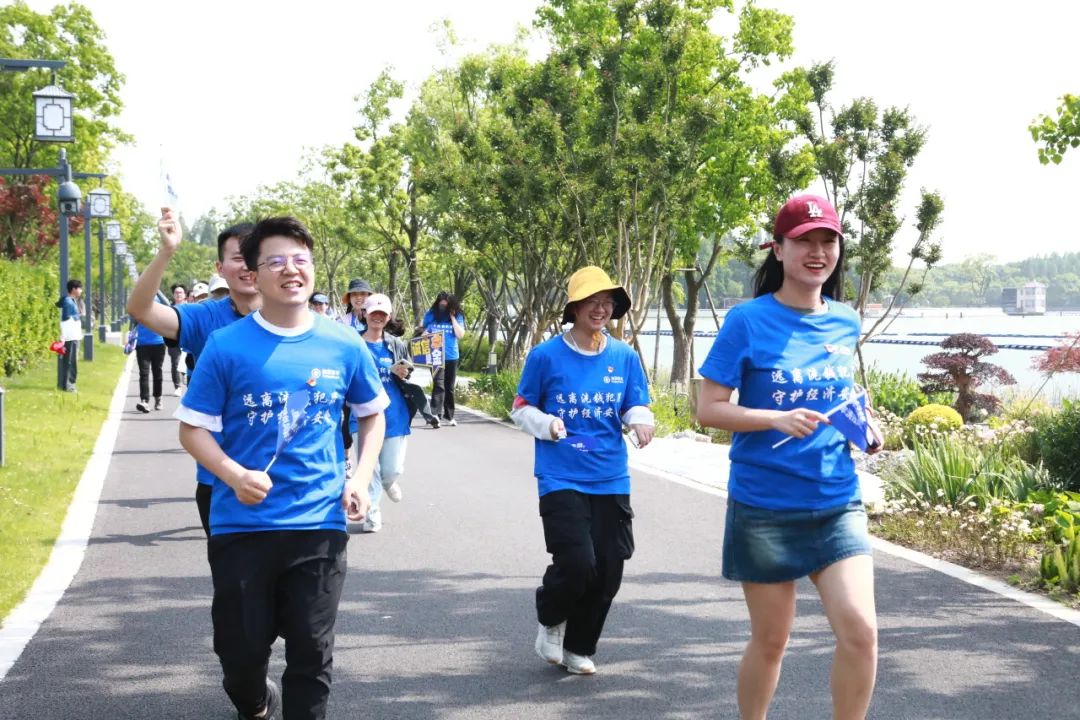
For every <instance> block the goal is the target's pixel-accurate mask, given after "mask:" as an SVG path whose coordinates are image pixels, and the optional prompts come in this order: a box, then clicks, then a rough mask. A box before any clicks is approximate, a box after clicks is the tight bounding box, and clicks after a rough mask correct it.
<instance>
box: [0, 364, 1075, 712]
mask: <svg viewBox="0 0 1080 720" xmlns="http://www.w3.org/2000/svg"><path fill="white" fill-rule="evenodd" d="M136 393H137V388H136V385H135V384H134V383H133V384H132V386H131V388H130V390H129V398H128V403H127V407H128V408H132V409H131V410H130V411H129V412H128V413H126V414H125V417H124V421H123V423H122V424H121V430H120V437H119V438H118V442H117V445H116V450H115V454H114V456H113V462H112V465H111V467H110V470H109V476H108V479H107V481H106V483H105V488H104V492H103V495H102V499H101V506H100V509H99V512H98V515H97V518H96V522H95V526H94V534H93V538H92V539H91V542H90V546H89V548H88V551H87V554H86V559H85V561H84V563H83V565H82V568H81V570H80V572H79V574H78V576H77V577H76V578H75V581H74V582H73V583H72V585H71V587H70V588H69V590H68V592H67V593H66V595H65V596H64V598H63V600H62V601H61V602H60V604H59V605H58V606H57V608H56V610H55V611H54V612H53V614H52V616H51V617H50V618H49V620H48V621H47V622H46V623H45V624H44V625H43V626H42V628H41V630H40V631H39V632H38V634H37V636H36V637H35V638H34V640H33V641H32V642H31V643H30V645H29V646H28V647H27V649H26V650H25V652H24V653H23V655H22V657H21V658H20V659H19V661H18V662H17V663H16V664H15V666H14V667H13V668H12V670H11V671H10V673H9V674H8V676H7V678H6V679H5V680H3V681H2V682H0V718H2V719H3V720H14V719H19V720H23V719H25V720H52V719H57V720H59V719H60V718H72V717H79V718H90V719H92V720H115V719H126V718H170V720H177V719H181V718H190V719H192V720H196V719H197V720H204V719H207V718H209V719H210V720H224V719H225V718H228V717H232V715H231V706H230V705H229V704H228V701H227V699H226V698H225V695H224V693H223V692H222V690H221V689H220V680H219V674H218V666H217V662H216V658H215V657H214V655H213V653H212V651H211V645H210V616H209V607H210V598H211V586H210V580H209V573H208V569H207V565H206V560H205V554H204V553H205V540H204V538H203V535H202V531H201V529H200V528H199V524H198V518H197V514H196V510H195V505H194V502H193V500H192V493H193V491H194V486H195V483H194V479H193V477H194V466H193V464H192V462H191V460H190V459H189V458H188V457H187V456H186V455H185V454H184V452H183V450H181V448H180V447H179V444H178V442H177V439H176V423H175V421H173V420H172V419H171V412H172V409H173V408H174V407H175V404H176V400H175V398H171V397H170V398H168V399H167V400H166V408H165V411H164V412H158V413H151V414H149V415H140V414H138V413H136V412H134V410H133V408H134V405H135V401H136ZM461 416H462V417H460V418H459V420H460V425H459V426H458V427H456V428H444V429H441V430H437V431H435V430H428V429H426V428H424V429H422V428H420V426H419V425H417V426H416V427H415V428H414V434H413V436H412V438H411V439H410V441H409V449H408V460H407V467H406V475H405V478H404V479H403V482H402V484H403V487H404V489H405V497H404V500H403V502H402V503H401V504H399V505H394V504H392V503H387V504H386V505H385V506H384V511H383V512H384V528H383V531H382V532H381V533H379V534H377V535H354V536H353V537H352V540H351V541H350V543H349V575H348V578H347V581H346V586H345V593H344V597H343V600H342V603H341V610H340V613H339V616H338V626H337V630H338V633H337V652H336V656H335V661H336V662H335V671H334V686H333V692H332V696H331V701H330V717H331V718H341V719H346V718H349V719H352V718H358V719H359V718H364V719H377V718H416V719H418V720H426V719H428V718H431V719H434V718H439V719H446V718H455V719H465V718H469V719H474V718H475V719H484V720H486V719H490V718H505V719H507V720H509V719H518V718H522V719H529V720H531V719H533V718H536V719H548V718H550V719H553V720H554V719H556V718H558V719H563V718H574V717H589V718H612V719H615V718H618V719H620V720H622V719H625V718H734V717H736V710H735V703H734V695H735V686H734V683H735V671H736V666H737V663H738V660H739V655H740V653H741V650H742V646H743V644H744V642H745V640H746V637H747V631H748V624H747V616H746V611H745V608H744V606H743V604H742V600H741V595H740V592H739V588H738V586H736V585H733V584H730V583H727V582H724V581H722V580H721V579H720V576H719V549H720V543H721V534H722V519H723V509H724V506H723V502H724V501H723V499H722V498H718V497H715V496H712V495H708V494H704V493H702V492H700V491H697V490H694V489H692V488H688V487H685V486H682V485H678V484H674V483H671V482H668V481H666V480H663V479H660V478H655V477H651V476H648V475H642V474H635V476H634V494H633V505H634V507H635V510H636V512H637V518H636V519H635V521H634V529H635V535H636V536H637V554H636V555H635V557H634V559H633V560H631V561H630V562H629V563H628V564H627V568H626V578H625V581H624V584H623V590H622V592H621V594H620V595H619V597H618V598H617V599H616V603H615V606H614V607H613V609H612V612H611V614H610V616H609V619H608V625H607V631H606V634H605V637H604V638H603V639H602V641H601V645H600V650H599V653H598V654H597V656H596V662H597V665H598V667H599V673H598V674H597V675H595V676H593V677H573V676H569V675H567V674H565V673H564V672H562V671H560V670H558V669H557V668H554V667H551V666H548V665H545V664H544V663H542V662H541V661H540V660H539V659H538V658H536V656H535V655H534V654H533V649H532V644H533V638H534V636H535V628H536V620H535V615H534V613H533V609H532V593H533V589H534V587H535V585H536V583H537V580H538V578H539V577H540V575H541V574H542V572H543V569H544V567H545V565H546V563H547V555H546V554H545V553H544V549H543V534H542V530H541V526H540V521H539V518H538V517H537V500H536V496H535V485H534V481H533V479H532V477H531V475H530V471H531V464H532V449H531V443H532V441H531V440H530V439H529V438H527V437H525V436H524V435H522V434H520V433H518V432H516V431H514V430H512V429H509V428H506V427H503V426H500V425H496V424H493V423H490V422H486V421H483V420H480V419H477V418H475V417H472V416H468V415H467V414H466V413H461ZM877 567H878V590H877V596H878V602H879V611H880V623H881V634H880V637H881V663H880V672H879V678H878V689H877V692H876V694H875V697H874V704H873V707H872V709H871V713H870V716H871V717H872V718H881V719H886V718H890V719H897V720H899V719H903V720H919V719H922V718H949V719H966V718H971V719H972V720H974V719H976V718H978V719H979V720H983V719H985V718H1007V719H1010V720H1013V719H1016V718H1043V717H1047V718H1049V717H1054V718H1077V717H1080V709H1078V705H1077V703H1076V700H1075V694H1074V692H1073V690H1074V689H1075V687H1076V682H1077V677H1078V675H1077V667H1080V628H1077V627H1075V626H1073V625H1070V624H1068V623H1064V622H1061V621H1058V620H1055V619H1053V618H1050V617H1048V616H1046V615H1043V614H1041V613H1039V612H1038V611H1036V610H1033V609H1031V608H1028V607H1026V606H1023V605H1019V604H1016V603H1014V602H1011V601H1009V600H1006V599H1004V598H1001V597H999V596H997V595H994V594H992V593H989V592H987V591H984V590H981V589H978V588H974V587H971V586H969V585H966V584H964V583H961V582H960V581H957V580H954V579H952V578H949V577H945V576H942V575H939V574H937V573H935V572H933V571H931V570H928V569H925V568H922V567H919V566H916V565H913V564H911V563H908V562H905V561H902V560H899V559H896V558H893V557H890V556H887V555H881V554H879V555H878V557H877ZM798 615H799V617H798V620H797V621H796V625H795V630H794V633H793V638H792V643H791V648H790V650H789V652H788V656H787V659H786V661H785V664H784V670H783V675H782V677H781V684H780V689H779V692H778V693H777V697H776V700H775V703H774V706H773V711H772V713H771V715H770V718H773V719H774V720H783V719H787V718H792V719H795V718H798V719H800V720H803V719H810V720H814V719H818V718H828V717H830V706H829V701H828V670H829V668H828V666H829V659H830V656H831V652H832V638H831V634H830V632H829V629H828V625H827V623H826V620H825V618H824V616H823V615H822V612H821V607H820V605H819V604H818V602H817V600H816V595H815V594H814V592H813V588H812V586H810V585H809V584H805V583H804V584H803V585H801V586H800V593H799V599H798ZM281 670H282V647H281V644H280V642H279V643H278V644H277V645H276V646H275V655H274V660H273V663H272V666H271V671H272V673H273V674H275V675H277V674H280V672H281Z"/></svg>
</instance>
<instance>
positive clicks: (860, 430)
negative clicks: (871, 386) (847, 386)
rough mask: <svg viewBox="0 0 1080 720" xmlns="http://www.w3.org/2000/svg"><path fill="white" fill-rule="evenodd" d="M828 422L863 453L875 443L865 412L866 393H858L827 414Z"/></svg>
mask: <svg viewBox="0 0 1080 720" xmlns="http://www.w3.org/2000/svg"><path fill="white" fill-rule="evenodd" d="M827 414H828V416H829V422H830V423H831V424H832V426H833V427H834V428H836V429H837V430H838V431H839V432H840V434H841V435H843V436H844V437H845V438H847V440H848V442H850V443H851V444H852V445H854V446H855V447H857V448H859V449H860V450H862V451H863V452H866V449H867V448H868V447H870V446H871V445H873V444H874V443H875V436H874V432H873V430H871V429H870V418H869V416H868V415H867V412H866V393H865V392H863V391H859V392H857V393H855V395H853V396H852V397H850V398H848V399H847V400H846V401H845V402H843V403H841V404H840V405H837V406H836V407H834V408H833V409H832V410H830V411H829V412H828V413H827Z"/></svg>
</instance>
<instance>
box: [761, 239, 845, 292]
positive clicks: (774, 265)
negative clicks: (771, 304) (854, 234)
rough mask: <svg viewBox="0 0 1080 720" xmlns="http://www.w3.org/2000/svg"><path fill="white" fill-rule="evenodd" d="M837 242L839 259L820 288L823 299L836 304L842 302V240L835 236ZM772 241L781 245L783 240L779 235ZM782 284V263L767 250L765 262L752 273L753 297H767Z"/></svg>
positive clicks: (774, 254)
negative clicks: (825, 298) (838, 242)
mask: <svg viewBox="0 0 1080 720" xmlns="http://www.w3.org/2000/svg"><path fill="white" fill-rule="evenodd" d="M837 240H839V241H840V257H838V258H837V259H836V267H835V268H833V271H832V275H829V277H827V278H825V282H824V283H823V284H822V286H821V294H822V296H824V297H829V298H832V299H833V300H835V301H837V302H843V300H844V238H843V237H842V236H840V235H837ZM773 241H774V242H778V243H782V242H784V238H783V237H782V236H779V235H775V236H773ZM783 284H784V263H782V262H780V261H779V260H777V259H776V253H774V252H773V251H772V250H769V254H768V255H767V256H765V262H763V263H762V264H761V267H759V268H758V269H757V272H755V273H754V297H761V296H762V295H768V294H769V293H774V292H776V291H777V290H779V289H780V286H781V285H783Z"/></svg>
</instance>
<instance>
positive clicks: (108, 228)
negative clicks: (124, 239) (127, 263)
mask: <svg viewBox="0 0 1080 720" xmlns="http://www.w3.org/2000/svg"><path fill="white" fill-rule="evenodd" d="M105 239H106V240H108V241H109V248H110V249H111V250H112V273H111V274H110V275H109V308H110V311H111V312H110V316H111V320H112V331H113V332H119V331H120V312H119V309H118V308H119V307H120V306H119V304H118V303H119V301H120V299H119V297H118V295H119V293H117V292H116V273H117V264H116V243H117V242H119V241H120V223H119V222H117V221H116V220H110V221H109V222H107V223H105ZM102 256H104V252H103V253H102Z"/></svg>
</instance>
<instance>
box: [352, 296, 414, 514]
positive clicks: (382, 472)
mask: <svg viewBox="0 0 1080 720" xmlns="http://www.w3.org/2000/svg"><path fill="white" fill-rule="evenodd" d="M393 310H394V306H393V303H391V302H390V298H388V297H387V296H386V295H383V294H381V293H375V294H374V295H371V296H369V297H368V298H367V300H365V301H364V316H365V317H366V318H367V330H365V331H364V334H363V335H362V336H361V337H363V338H364V342H365V343H367V348H368V350H369V351H370V352H371V356H372V357H373V358H374V359H375V367H376V368H377V369H378V371H379V378H380V379H381V380H382V384H383V390H385V391H386V395H387V397H389V398H390V406H389V407H387V408H386V410H385V413H386V435H385V439H384V440H383V446H382V450H381V451H380V452H379V460H378V462H376V463H375V471H374V472H373V473H372V476H371V485H370V486H369V487H368V495H370V496H371V510H370V511H369V512H368V515H367V518H365V519H364V522H363V523H362V524H361V525H360V531H361V532H366V533H374V532H379V530H381V529H382V508H381V507H380V505H381V503H380V501H381V499H382V494H383V491H384V490H385V491H386V496H387V497H389V498H390V499H391V500H393V501H394V502H401V495H402V490H401V483H399V482H398V478H400V477H401V475H402V473H404V472H405V449H406V445H407V442H408V437H409V434H410V433H411V432H412V431H411V430H410V429H409V421H410V419H411V416H410V413H409V408H408V405H407V403H406V400H405V396H404V395H403V393H402V390H401V387H400V385H399V384H398V381H401V382H404V380H405V378H406V377H408V375H409V371H410V369H411V368H412V363H411V362H410V361H409V349H408V348H407V347H406V345H405V342H404V341H403V340H402V339H401V338H399V337H395V336H394V335H391V334H390V333H388V332H386V329H387V325H389V324H390V322H391V319H392V316H393Z"/></svg>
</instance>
